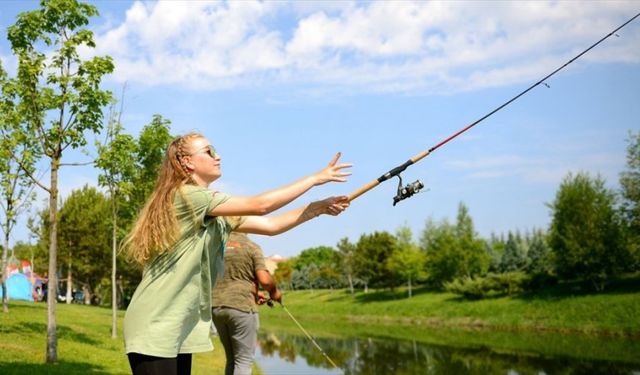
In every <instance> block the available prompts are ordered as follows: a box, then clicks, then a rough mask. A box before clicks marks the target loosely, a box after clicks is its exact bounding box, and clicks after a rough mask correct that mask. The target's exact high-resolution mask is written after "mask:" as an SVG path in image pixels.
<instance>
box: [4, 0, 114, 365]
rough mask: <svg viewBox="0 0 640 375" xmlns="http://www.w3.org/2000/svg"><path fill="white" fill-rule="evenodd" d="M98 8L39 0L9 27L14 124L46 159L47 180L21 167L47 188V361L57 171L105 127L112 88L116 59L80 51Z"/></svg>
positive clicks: (89, 43)
mask: <svg viewBox="0 0 640 375" xmlns="http://www.w3.org/2000/svg"><path fill="white" fill-rule="evenodd" d="M97 14H98V11H97V9H96V7H95V6H93V5H89V4H83V3H79V2H78V1H76V0H41V2H40V9H38V10H34V11H29V12H24V13H21V14H19V15H18V16H17V20H16V23H15V24H14V25H12V26H10V27H9V29H8V39H9V42H10V44H11V49H12V51H13V53H14V55H16V56H17V57H18V71H17V77H16V78H15V87H16V97H17V99H18V100H17V101H16V102H15V106H16V108H17V109H16V110H17V111H18V112H19V113H20V116H21V122H20V124H19V126H18V127H17V129H16V130H17V133H21V135H18V136H21V137H24V139H31V140H34V141H37V146H34V147H31V149H30V151H31V153H32V155H33V158H34V160H40V159H41V158H47V159H48V161H49V175H50V183H49V186H46V185H44V184H43V183H42V182H41V181H39V180H38V179H37V178H36V177H35V176H34V175H33V174H30V173H28V172H29V171H30V170H31V167H30V166H24V167H23V170H24V171H25V172H26V173H28V174H29V175H30V177H31V178H32V180H33V182H34V183H35V184H36V185H38V186H39V187H41V188H42V189H43V190H45V191H46V192H47V193H48V194H49V215H50V217H49V224H50V225H51V228H50V236H51V237H50V241H49V273H48V276H49V293H48V301H47V302H48V313H47V315H48V324H47V354H46V360H47V362H48V363H52V362H56V361H57V358H58V354H57V338H56V315H55V306H56V304H55V297H56V294H57V291H56V289H57V277H56V271H57V225H58V218H57V213H58V207H57V204H58V172H59V169H60V167H61V166H62V165H63V164H62V156H63V153H64V151H65V150H66V149H67V148H69V147H70V148H77V147H82V146H84V145H85V144H86V139H85V132H87V131H91V132H94V133H95V132H98V131H99V130H100V128H101V126H102V122H101V118H102V108H103V107H104V106H105V105H107V103H109V101H110V100H111V94H110V93H109V92H108V91H104V90H101V89H100V83H101V80H102V77H103V76H104V75H106V74H109V73H111V72H112V71H113V63H112V61H111V58H110V57H99V56H96V57H93V58H90V59H87V60H82V59H80V57H79V54H78V48H79V47H81V46H86V47H89V48H93V47H95V43H94V41H93V33H92V32H91V31H90V30H87V29H84V28H83V27H84V26H86V25H87V24H88V23H89V18H90V17H92V16H95V15H97ZM38 48H44V49H45V50H44V51H40V50H38Z"/></svg>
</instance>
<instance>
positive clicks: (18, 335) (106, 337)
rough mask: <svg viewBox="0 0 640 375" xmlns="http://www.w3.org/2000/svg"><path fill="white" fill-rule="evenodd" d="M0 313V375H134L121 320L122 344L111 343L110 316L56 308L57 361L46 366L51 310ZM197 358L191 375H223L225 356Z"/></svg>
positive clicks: (30, 306) (27, 307)
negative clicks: (124, 341)
mask: <svg viewBox="0 0 640 375" xmlns="http://www.w3.org/2000/svg"><path fill="white" fill-rule="evenodd" d="M9 308H10V311H9V313H7V314H5V313H2V312H0V374H32V375H35V374H60V375H62V374H90V373H91V374H130V373H131V371H130V370H129V364H128V362H127V359H126V356H125V353H124V343H123V339H122V318H123V316H124V311H120V312H119V314H118V320H119V321H118V327H119V329H120V332H119V333H118V338H116V339H112V338H111V310H109V309H105V308H100V307H94V306H83V305H66V304H58V306H57V314H56V316H57V322H58V330H57V333H58V359H59V362H58V363H57V364H55V365H45V364H44V358H45V348H46V335H47V333H46V332H47V305H46V304H44V303H29V302H12V303H10V305H9ZM213 343H214V346H215V347H216V349H215V350H214V351H213V352H209V353H201V354H196V355H195V356H194V362H193V372H192V374H194V375H197V374H223V373H224V350H223V349H222V345H221V344H220V343H219V342H218V341H217V339H215V338H214V340H213Z"/></svg>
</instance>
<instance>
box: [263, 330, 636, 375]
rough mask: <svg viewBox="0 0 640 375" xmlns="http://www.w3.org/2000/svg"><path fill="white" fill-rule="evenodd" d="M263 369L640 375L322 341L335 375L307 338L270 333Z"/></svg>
mask: <svg viewBox="0 0 640 375" xmlns="http://www.w3.org/2000/svg"><path fill="white" fill-rule="evenodd" d="M259 341H260V343H259V348H258V351H257V353H256V360H257V363H258V366H259V367H260V368H261V369H262V370H263V372H264V373H265V374H267V375H271V374H278V375H280V374H340V373H343V374H345V375H382V374H385V375H386V374H396V375H405V374H407V375H408V374H456V375H458V374H474V375H475V374H478V375H479V374H483V375H484V374H509V375H525V374H527V375H528V374H532V375H533V374H535V375H540V374H549V375H551V374H563V375H564V374H566V375H569V374H607V375H609V374H611V375H617V374H621V375H622V374H625V375H640V365H639V364H634V363H625V362H612V361H598V360H587V359H579V358H569V357H553V356H543V355H540V354H536V353H532V352H526V353H524V352H523V353H517V352H516V353H501V352H499V351H496V350H494V349H492V348H489V347H476V348H454V347H447V346H439V345H431V344H425V343H421V342H417V341H412V340H386V339H373V338H360V337H350V338H316V341H317V343H318V345H320V347H322V348H323V350H325V352H326V353H327V355H328V356H329V357H330V358H331V359H332V360H333V362H335V363H336V364H337V365H338V366H339V367H340V369H333V368H332V366H331V364H330V363H329V362H328V361H327V360H326V359H325V358H324V356H323V355H322V353H321V352H320V351H319V350H318V349H317V348H316V347H315V346H313V344H312V343H311V341H310V340H309V339H308V338H307V337H305V336H296V335H290V334H275V333H273V332H264V333H261V334H260V336H259Z"/></svg>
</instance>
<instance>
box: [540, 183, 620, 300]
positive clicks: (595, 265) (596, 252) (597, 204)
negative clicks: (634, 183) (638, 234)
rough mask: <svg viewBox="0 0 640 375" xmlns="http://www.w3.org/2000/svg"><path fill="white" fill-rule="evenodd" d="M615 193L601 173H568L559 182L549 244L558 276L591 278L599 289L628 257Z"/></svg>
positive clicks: (552, 209) (553, 207)
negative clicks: (606, 184) (606, 183)
mask: <svg viewBox="0 0 640 375" xmlns="http://www.w3.org/2000/svg"><path fill="white" fill-rule="evenodd" d="M614 203H615V195H614V193H613V192H612V191H610V190H608V189H607V188H605V186H604V180H602V179H601V178H600V177H596V178H591V177H590V176H589V175H588V174H586V173H578V174H577V175H575V176H574V175H572V174H569V175H568V176H567V177H565V178H564V180H563V181H562V183H561V184H560V188H559V189H558V192H557V193H556V197H555V200H554V201H553V203H551V204H550V205H549V207H550V208H551V211H552V221H551V228H550V231H549V244H550V246H551V249H552V251H553V253H554V254H555V262H556V271H557V273H558V276H560V277H563V278H565V279H584V280H587V281H590V282H591V283H592V284H593V286H594V287H595V289H596V290H602V289H603V288H604V283H605V282H606V280H607V279H608V278H610V277H612V276H615V275H616V273H617V272H619V271H620V270H621V269H622V267H623V265H624V264H625V263H626V262H627V261H628V253H627V252H626V250H625V248H624V244H623V238H622V228H621V223H620V220H619V217H618V215H617V214H616V211H615V209H614Z"/></svg>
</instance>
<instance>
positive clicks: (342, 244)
mask: <svg viewBox="0 0 640 375" xmlns="http://www.w3.org/2000/svg"><path fill="white" fill-rule="evenodd" d="M337 247H338V252H339V253H340V265H341V267H340V268H341V269H342V270H343V271H344V273H345V274H346V276H347V282H348V283H349V291H350V292H351V297H355V291H354V289H353V283H354V280H353V278H354V275H353V267H354V266H353V257H354V253H355V248H356V247H355V245H354V244H352V243H351V242H349V239H348V238H347V237H344V238H341V239H340V241H339V242H338V245H337Z"/></svg>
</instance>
